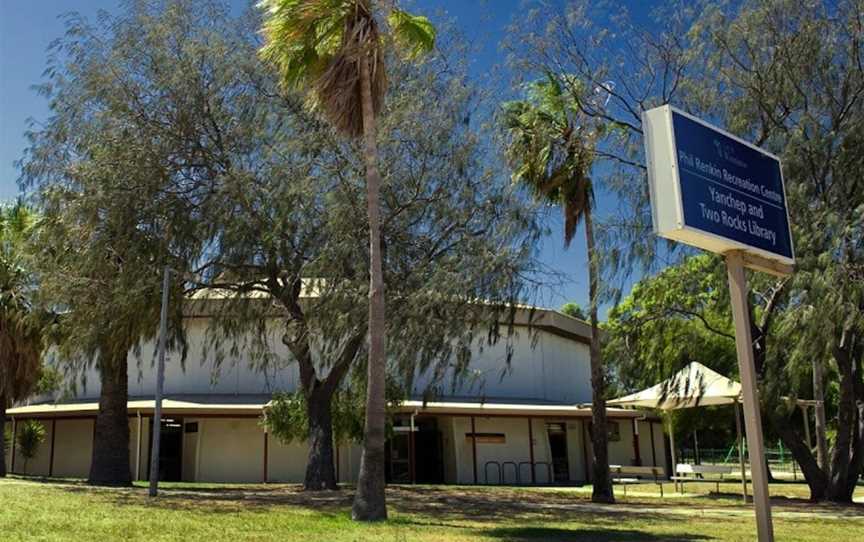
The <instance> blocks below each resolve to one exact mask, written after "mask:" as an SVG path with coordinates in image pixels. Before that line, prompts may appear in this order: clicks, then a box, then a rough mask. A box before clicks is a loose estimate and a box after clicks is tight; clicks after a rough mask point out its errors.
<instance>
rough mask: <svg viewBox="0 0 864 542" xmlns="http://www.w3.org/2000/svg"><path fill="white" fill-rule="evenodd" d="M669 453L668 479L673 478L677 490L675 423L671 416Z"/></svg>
mask: <svg viewBox="0 0 864 542" xmlns="http://www.w3.org/2000/svg"><path fill="white" fill-rule="evenodd" d="M669 452H670V454H671V455H672V472H671V473H669V478H673V480H672V481H673V482H674V483H675V486H674V487H675V489H678V482H677V481H675V480H674V477H675V471H676V469H677V468H678V459H677V458H676V457H675V422H673V421H672V416H669Z"/></svg>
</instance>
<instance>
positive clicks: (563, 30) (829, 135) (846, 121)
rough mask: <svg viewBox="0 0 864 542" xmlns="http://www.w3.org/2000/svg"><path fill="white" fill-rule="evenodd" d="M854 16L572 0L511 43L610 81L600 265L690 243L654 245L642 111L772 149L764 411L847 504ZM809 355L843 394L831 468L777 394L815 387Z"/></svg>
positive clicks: (852, 407)
mask: <svg viewBox="0 0 864 542" xmlns="http://www.w3.org/2000/svg"><path fill="white" fill-rule="evenodd" d="M703 8H704V9H703ZM860 11H861V5H860V2H857V1H854V0H850V1H845V0H844V1H841V2H839V3H833V4H829V3H823V2H816V1H813V2H793V1H789V0H772V1H770V2H755V1H754V2H743V3H721V4H711V5H708V4H705V5H702V6H696V7H690V6H683V7H680V9H679V7H678V6H676V7H675V9H674V10H666V11H664V12H663V13H662V15H661V17H659V18H657V20H656V21H654V22H652V27H651V28H650V29H649V28H646V27H640V25H638V24H634V23H632V22H629V20H628V19H627V18H626V17H621V18H606V16H604V15H602V14H598V13H597V11H596V10H594V8H593V6H592V5H591V4H590V3H588V2H579V3H572V4H570V5H568V6H567V7H566V8H563V11H562V10H558V9H557V8H554V7H549V8H541V9H538V10H537V11H534V12H532V13H531V14H529V17H526V21H524V22H523V29H524V31H523V32H522V33H521V34H520V37H521V38H524V40H525V44H524V46H522V47H521V48H520V49H517V48H516V47H513V48H512V51H513V55H514V59H515V60H514V62H516V63H517V64H518V65H520V66H522V67H523V68H524V69H523V71H524V72H526V73H537V72H540V73H546V72H550V73H553V74H559V78H560V79H562V81H564V82H565V83H566V82H567V81H569V80H570V79H571V78H572V76H573V75H576V80H577V81H579V82H580V84H582V85H585V84H589V85H603V84H604V83H606V82H608V83H609V84H606V85H605V87H604V88H606V89H607V91H608V94H609V96H610V99H609V104H608V106H607V107H605V108H602V109H601V108H594V107H591V104H590V103H584V104H582V106H583V109H584V112H585V114H588V115H590V116H592V118H595V119H598V120H601V121H602V122H604V123H605V124H606V125H607V127H608V128H610V130H609V131H608V132H607V133H608V137H606V138H604V139H603V140H602V141H600V142H598V145H597V147H596V149H597V153H596V156H597V157H598V159H599V160H601V161H602V163H603V164H604V170H603V171H604V173H603V175H602V181H603V183H604V186H606V187H608V188H609V189H610V190H611V191H613V192H614V193H615V195H616V197H617V198H618V200H619V208H620V209H621V211H622V212H621V213H619V214H618V215H612V216H609V217H608V218H607V219H606V220H603V224H602V226H601V228H599V229H600V235H599V243H598V244H599V245H600V246H601V247H603V250H602V253H603V255H604V257H603V264H604V265H603V268H604V270H605V271H606V273H607V274H608V275H609V276H612V275H616V276H618V277H619V278H620V277H622V276H625V275H627V274H629V273H632V270H633V269H634V265H635V264H640V263H641V264H642V266H641V269H642V270H643V271H645V270H650V269H652V268H655V267H658V266H659V265H662V264H668V263H675V262H676V261H678V258H680V256H682V255H686V254H688V253H689V251H687V250H684V251H681V250H680V249H679V248H677V247H674V246H671V245H668V244H667V245H664V244H662V243H658V242H657V241H656V240H652V236H651V223H650V216H651V214H650V205H649V201H648V190H647V180H646V178H645V165H644V157H643V155H642V128H641V112H642V111H644V110H645V109H649V108H651V107H653V106H656V105H661V104H664V103H674V104H675V105H677V106H679V107H682V108H684V109H686V110H689V111H690V112H692V113H694V114H697V115H699V116H702V117H705V118H710V119H712V120H714V121H716V122H718V123H719V124H721V125H723V126H725V127H726V128H727V129H729V130H730V131H731V132H733V133H735V134H736V135H739V136H740V137H742V138H744V139H747V140H749V141H752V142H754V143H756V144H757V145H760V146H763V147H765V148H767V149H768V150H770V151H772V152H774V153H775V154H778V155H779V156H780V157H781V158H782V160H783V161H784V176H785V182H786V190H787V197H788V205H789V212H790V216H791V223H792V231H793V237H794V239H795V247H796V258H797V261H798V265H797V270H796V273H795V274H794V275H793V277H792V278H790V279H788V280H779V281H774V280H772V279H768V278H765V277H758V278H756V277H754V280H755V281H756V282H758V283H759V284H757V285H756V288H755V289H756V292H754V294H753V295H752V296H751V321H752V323H751V325H752V326H753V329H754V342H755V344H756V348H755V353H756V358H757V363H758V364H759V367H758V369H759V374H760V381H759V385H760V388H761V389H762V394H761V396H762V398H763V412H764V414H765V415H766V418H767V419H768V421H769V423H770V424H771V426H772V428H773V429H774V430H776V431H777V432H778V434H779V435H780V436H781V437H782V438H783V441H784V444H785V445H786V446H787V447H788V448H789V449H790V450H791V451H792V453H793V454H794V456H795V458H796V460H797V461H798V463H799V464H800V465H801V467H802V471H803V472H804V475H805V477H806V478H807V481H808V483H809V484H810V488H811V496H812V497H813V498H814V499H817V500H819V499H823V498H827V499H831V500H836V501H845V502H848V501H849V500H850V499H851V495H852V491H853V490H854V484H855V480H857V477H858V476H859V474H860V472H861V464H862V461H864V451H862V448H861V446H864V432H862V431H864V425H862V424H861V423H860V421H861V420H862V419H864V416H862V412H861V411H860V409H859V408H857V407H856V404H861V403H860V397H861V393H864V386H861V384H860V382H861V377H860V374H861V373H860V371H859V370H858V367H859V366H860V363H861V361H860V360H861V357H862V349H861V344H862V339H861V330H862V314H864V311H862V304H861V303H862V289H861V287H862V284H864V283H862V281H861V280H860V277H861V275H862V272H861V268H862V245H861V243H862V238H864V236H862V235H861V231H862V222H861V220H862V217H864V213H862V209H864V207H862V199H861V198H862V197H864V196H862V194H864V191H862V190H861V180H860V175H858V171H859V170H860V167H861V156H864V153H862V152H861V149H862V138H861V133H862V119H864V114H862V108H864V105H862V95H864V70H862V69H861V60H860V59H861V50H860V49H861V48H860V43H861V42H862V27H861V25H860V21H859V20H858V17H859V13H860ZM601 20H602V23H603V24H598V21H601ZM609 28H612V29H613V30H614V31H612V32H610V31H609ZM658 29H659V30H658ZM560 74H567V78H562V77H560ZM616 297H617V296H612V299H613V300H615V299H616ZM789 337H795V338H797V339H798V340H796V341H794V342H791V343H790V341H788V338H789ZM817 357H818V358H819V359H820V360H822V361H823V363H825V364H828V366H826V369H827V370H826V374H827V375H835V374H836V375H837V379H838V384H839V390H840V391H841V393H840V396H839V397H838V402H837V415H836V417H835V419H834V420H832V421H831V422H830V423H831V424H832V425H833V426H834V428H835V430H836V431H837V433H836V434H837V438H836V439H835V440H834V443H833V446H832V450H831V452H830V453H829V455H830V456H831V460H830V465H829V468H828V469H827V471H826V470H825V469H822V468H820V467H819V464H818V462H817V461H816V460H815V459H814V457H813V454H812V452H811V450H810V448H809V446H808V445H807V444H806V443H804V441H803V436H802V434H801V431H800V430H798V428H797V427H795V424H793V423H792V421H793V420H794V419H795V418H794V416H795V415H796V414H795V412H794V410H790V409H789V404H788V402H786V401H782V400H780V399H781V397H784V396H786V397H788V396H796V395H798V394H809V393H810V390H809V386H810V384H809V382H811V381H812V379H811V378H810V372H811V371H812V360H813V359H814V358H817ZM802 376H806V377H807V378H802ZM804 382H806V383H807V384H806V385H805V384H801V383H804ZM799 384H800V385H799ZM805 397H806V396H805ZM856 401H858V402H857V403H856Z"/></svg>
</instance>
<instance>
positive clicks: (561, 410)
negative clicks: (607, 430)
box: [6, 395, 643, 418]
mask: <svg viewBox="0 0 864 542" xmlns="http://www.w3.org/2000/svg"><path fill="white" fill-rule="evenodd" d="M269 400H270V397H269V396H267V395H247V396H220V395H213V396H207V395H200V396H172V397H166V398H165V399H163V400H162V413H163V415H165V416H182V415H189V416H195V415H203V416H208V415H210V416H213V415H217V416H242V417H249V416H259V415H260V414H261V413H262V412H263V410H264V408H265V407H266V406H267V404H268V403H269ZM127 407H128V409H129V415H130V416H137V415H138V414H141V415H152V414H153V410H154V408H155V401H154V400H153V399H143V398H132V399H130V400H129V402H128V403H127ZM398 410H399V411H400V412H404V413H406V414H437V415H448V416H479V417H550V418H551V417H577V418H590V417H591V409H590V407H585V406H578V405H560V404H559V405H555V404H526V403H520V404H515V403H495V402H468V401H459V402H455V401H453V402H450V401H435V402H424V401H419V400H408V401H403V402H402V403H401V404H400V406H399V409H398ZM98 411H99V403H98V402H70V403H56V404H55V403H43V404H38V405H27V406H20V407H15V408H10V409H9V410H7V411H6V414H7V416H11V417H15V418H19V417H20V418H64V417H81V416H87V417H89V416H95V415H96V413H97V412H98ZM608 413H609V416H610V417H614V418H636V417H642V416H643V414H642V413H640V412H638V411H635V410H628V409H620V408H610V409H608Z"/></svg>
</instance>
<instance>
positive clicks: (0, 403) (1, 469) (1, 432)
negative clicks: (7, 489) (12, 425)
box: [0, 395, 6, 478]
mask: <svg viewBox="0 0 864 542" xmlns="http://www.w3.org/2000/svg"><path fill="white" fill-rule="evenodd" d="M0 452H2V453H3V461H0V478H6V396H5V395H0Z"/></svg>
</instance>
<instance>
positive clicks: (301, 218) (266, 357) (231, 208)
mask: <svg viewBox="0 0 864 542" xmlns="http://www.w3.org/2000/svg"><path fill="white" fill-rule="evenodd" d="M444 47H445V49H444V51H445V52H443V53H442V54H440V55H439V54H435V55H430V56H429V57H428V58H427V60H426V61H425V62H422V63H416V62H412V61H407V62H400V61H394V62H393V63H392V65H391V66H390V69H391V70H392V71H391V73H393V74H394V76H393V78H392V80H393V84H391V85H390V86H389V89H388V99H387V102H388V104H389V106H388V107H387V108H385V110H383V111H382V114H381V116H380V118H379V126H380V127H381V130H380V132H379V137H380V139H381V141H382V145H381V152H380V162H381V170H382V172H383V184H382V191H381V192H382V230H383V241H384V242H383V251H384V254H385V258H384V260H383V263H384V269H383V270H384V273H385V277H386V278H387V283H388V284H390V285H391V286H390V287H389V292H390V293H389V294H388V314H389V315H390V318H388V336H389V337H390V340H389V341H388V356H387V358H388V371H389V378H390V379H391V380H392V381H394V382H395V383H396V384H398V385H399V386H400V387H401V388H404V389H405V390H406V393H412V394H414V393H427V394H429V395H434V394H435V393H437V392H438V391H440V390H441V389H443V388H444V386H446V385H447V382H446V380H447V379H449V378H451V377H456V378H460V377H464V376H466V375H467V373H468V371H469V363H470V360H471V357H472V352H476V350H477V349H478V348H481V347H483V346H484V345H485V344H487V343H489V342H495V341H497V340H499V339H500V340H507V337H506V335H507V334H508V332H509V330H508V327H507V323H508V322H509V321H510V320H511V319H512V316H513V313H512V308H513V306H514V305H513V303H514V302H515V301H517V300H518V299H526V298H527V297H529V296H530V295H531V294H532V291H531V287H532V285H531V284H530V282H529V281H528V280H526V279H525V277H527V276H529V275H530V274H531V271H530V269H531V267H532V265H533V261H532V255H533V248H532V247H533V246H534V243H533V241H534V240H535V239H536V235H537V231H538V230H537V228H536V224H535V223H534V220H535V217H534V215H533V213H531V212H530V210H529V208H528V207H527V206H526V205H525V202H524V201H523V200H522V199H521V198H514V197H512V196H513V194H512V188H511V187H510V186H509V182H507V180H506V177H505V176H502V175H501V174H500V173H501V172H500V170H499V169H498V166H497V164H492V163H489V162H487V161H486V160H485V159H484V156H485V152H486V151H488V149H487V147H486V146H485V144H484V140H483V139H482V138H480V136H479V134H478V133H477V125H478V124H479V122H478V121H475V120H474V114H475V111H476V108H477V105H478V98H477V96H478V91H477V89H476V87H475V86H474V85H472V84H471V83H470V81H469V80H468V78H467V76H466V69H465V61H464V58H463V57H462V56H461V55H462V53H461V52H460V51H459V47H460V44H458V43H453V44H452V46H451V45H450V44H444ZM248 69H249V71H250V73H256V74H257V75H256V77H255V80H256V81H257V83H256V84H257V85H259V87H258V88H259V91H258V92H259V94H258V95H257V97H255V98H254V99H253V101H254V104H255V105H254V107H250V108H248V109H246V111H247V112H248V113H249V116H248V118H247V117H246V116H241V117H239V118H238V119H237V122H236V123H237V124H238V125H239V126H238V129H237V130H233V129H230V125H226V126H225V129H224V130H223V133H224V134H225V137H224V140H225V142H226V145H225V149H224V150H219V149H216V148H214V149H213V151H212V155H211V156H212V159H213V160H215V161H218V162H222V163H228V164H230V168H229V169H228V170H227V171H226V172H225V173H224V174H223V175H221V176H220V178H219V179H218V182H217V183H216V184H214V190H216V192H214V193H215V194H216V196H217V197H216V199H217V200H219V201H222V202H223V203H224V207H222V208H221V209H219V210H215V211H213V212H211V213H209V214H208V217H207V221H208V224H209V226H208V228H210V229H211V230H212V232H213V236H214V237H213V239H214V242H213V243H212V244H211V246H212V247H214V250H213V251H211V252H210V253H208V254H206V255H205V256H204V261H206V262H207V263H206V264H205V265H206V266H207V268H208V271H207V273H206V275H207V276H206V280H205V281H204V283H202V285H201V287H202V289H203V288H207V289H211V290H217V289H218V290H220V291H221V293H220V296H219V297H220V302H219V303H220V305H219V306H220V308H219V309H218V314H217V318H216V319H215V320H214V321H215V325H214V326H213V327H212V329H211V330H210V332H209V333H208V337H209V339H208V346H209V349H210V350H211V351H212V352H213V355H212V356H210V358H211V359H214V360H217V361H218V362H219V363H228V362H231V361H232V360H231V359H230V357H231V356H230V353H231V352H232V351H235V350H236V348H235V346H240V345H244V346H246V347H247V348H246V353H248V354H249V355H250V358H251V359H250V361H252V362H253V363H254V365H255V366H256V367H257V368H258V369H260V370H261V371H264V372H265V373H266V374H273V375H276V374H277V373H278V371H284V370H287V369H289V368H291V367H292V366H294V365H295V364H296V366H297V368H298V369H299V375H298V376H299V378H298V381H299V385H298V387H299V393H301V394H302V395H303V397H302V399H301V400H298V401H295V402H294V403H293V404H294V407H301V406H302V407H304V408H305V409H306V415H305V416H303V417H302V420H303V423H305V424H308V425H307V426H306V427H297V428H294V430H293V431H292V432H291V434H292V436H294V437H297V436H308V439H309V445H310V446H309V457H308V462H307V467H306V476H305V482H304V485H305V487H306V488H307V489H312V490H317V489H322V488H335V487H336V476H335V469H334V461H333V460H334V452H333V431H334V425H336V429H337V430H338V426H339V424H340V423H341V422H343V421H344V420H334V419H333V408H334V407H333V401H334V397H336V398H337V401H338V400H339V399H338V396H339V395H342V394H343V392H345V391H346V390H345V388H346V386H348V385H349V384H346V382H345V381H346V377H347V376H349V375H352V374H353V372H354V371H357V370H363V371H365V370H366V366H365V364H364V363H363V359H362V358H364V357H366V348H365V342H366V341H365V337H366V335H367V327H366V321H367V318H366V315H367V314H368V303H369V299H368V295H367V294H368V276H369V270H368V251H367V249H366V247H365V246H364V240H365V236H366V232H365V231H364V229H363V228H358V227H357V224H358V223H359V224H362V223H363V222H364V221H365V220H366V219H365V211H366V209H365V207H364V206H363V205H362V203H361V202H362V201H363V192H364V190H363V189H364V173H365V172H364V170H363V167H362V166H363V159H362V158H363V154H362V153H363V149H362V148H358V145H355V144H353V142H351V141H348V142H346V141H344V140H341V139H339V138H334V137H333V134H332V131H331V130H329V129H328V128H327V126H326V125H325V124H323V123H322V122H320V121H319V120H317V117H316V116H314V115H310V113H309V112H308V111H307V110H306V109H305V108H303V107H301V106H300V101H299V100H298V99H297V97H296V96H295V95H293V94H291V93H288V94H282V95H280V94H279V93H278V92H276V91H275V90H274V89H273V87H272V84H271V82H270V81H269V79H268V76H267V74H268V72H267V70H262V69H261V66H257V67H256V66H250V67H249V68H248ZM250 99H251V98H250ZM235 140H236V143H235ZM241 143H242V144H241ZM222 294H227V295H222ZM199 295H200V296H201V297H205V296H207V295H209V294H208V293H207V292H206V291H202V292H201V293H200V294H199ZM477 299H485V300H488V303H487V304H485V305H478V304H476V300H477ZM499 323H501V327H500V328H499ZM273 342H281V343H283V344H284V345H285V346H286V347H287V349H288V351H289V353H290V355H289V356H288V357H287V358H285V359H283V358H281V357H280V356H276V355H274V354H273V350H274V346H273ZM478 343H479V344H478ZM217 370H218V368H217ZM415 380H416V382H415ZM364 388H365V386H364ZM337 407H338V405H337ZM291 411H292V412H296V408H294V409H292V410H291ZM337 432H338V431H337Z"/></svg>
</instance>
